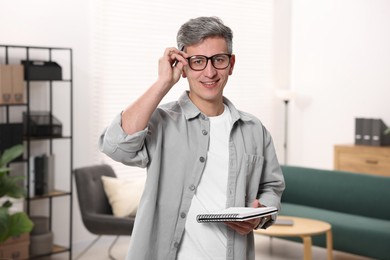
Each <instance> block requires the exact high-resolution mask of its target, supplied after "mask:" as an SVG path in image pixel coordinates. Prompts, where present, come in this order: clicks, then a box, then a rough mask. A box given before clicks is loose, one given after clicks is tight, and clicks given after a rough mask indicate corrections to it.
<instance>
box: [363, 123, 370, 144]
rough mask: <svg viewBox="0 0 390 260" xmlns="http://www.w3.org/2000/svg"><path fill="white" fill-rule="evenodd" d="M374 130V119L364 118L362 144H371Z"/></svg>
mask: <svg viewBox="0 0 390 260" xmlns="http://www.w3.org/2000/svg"><path fill="white" fill-rule="evenodd" d="M371 131H372V119H371V118H364V119H363V131H362V134H363V139H362V144H363V145H371V135H372V133H371Z"/></svg>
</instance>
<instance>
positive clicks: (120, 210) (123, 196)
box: [101, 176, 145, 217]
mask: <svg viewBox="0 0 390 260" xmlns="http://www.w3.org/2000/svg"><path fill="white" fill-rule="evenodd" d="M101 178H102V182H103V187H104V191H105V193H106V195H107V198H108V201H109V203H110V205H111V207H112V212H113V214H114V216H116V217H127V216H132V217H135V215H136V213H137V209H138V205H139V202H140V200H141V195H142V192H143V190H144V186H145V180H144V178H138V179H120V178H113V177H108V176H102V177H101Z"/></svg>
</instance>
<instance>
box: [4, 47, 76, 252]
mask: <svg viewBox="0 0 390 260" xmlns="http://www.w3.org/2000/svg"><path fill="white" fill-rule="evenodd" d="M15 50H16V53H17V55H16V56H17V57H13V54H12V53H13V52H14V51H15ZM36 51H37V52H39V55H41V56H42V55H43V56H46V57H45V60H47V61H53V55H54V54H57V53H58V52H61V53H62V54H63V55H64V56H61V57H62V58H63V59H67V61H66V62H65V63H67V64H68V65H67V66H69V67H67V68H66V69H67V72H68V73H67V76H66V78H64V79H61V80H39V81H42V83H44V84H45V87H46V86H47V87H48V90H47V91H48V99H49V100H46V101H47V102H48V103H49V108H48V112H49V114H50V115H52V114H53V113H52V112H53V108H54V107H55V106H56V104H55V103H54V102H53V91H54V90H55V88H56V87H64V85H65V87H66V86H68V88H69V92H68V94H69V115H68V116H69V124H70V125H69V133H66V135H62V136H40V137H35V136H30V135H29V134H28V133H27V134H26V135H24V136H23V137H22V138H23V143H24V145H25V147H26V149H25V154H24V155H23V160H22V161H21V162H18V163H24V164H26V165H27V167H25V168H26V171H27V172H25V173H24V174H25V176H26V178H27V180H26V183H27V197H26V211H27V214H29V215H30V214H31V211H32V208H31V204H32V203H33V202H34V201H42V200H47V201H48V203H47V204H48V216H47V217H48V218H49V228H50V230H52V228H53V226H52V225H53V223H52V222H53V217H54V214H53V203H55V200H56V199H58V198H68V199H69V223H68V224H69V234H68V236H69V241H68V244H67V245H57V244H53V248H52V252H51V253H49V254H46V255H53V254H60V253H68V255H69V259H72V215H73V212H72V211H73V210H72V209H73V205H72V203H73V202H72V196H73V184H72V172H73V65H72V64H73V51H72V49H71V48H58V47H40V46H21V45H2V44H0V59H1V62H0V63H2V64H10V61H11V60H12V62H13V63H15V61H18V60H20V61H21V60H26V61H27V62H28V61H30V60H31V58H32V57H33V56H34V52H36ZM33 58H34V57H33ZM33 82H37V81H36V80H34V81H30V80H28V79H26V80H25V95H26V97H25V99H24V101H23V102H21V103H17V104H0V112H1V113H2V115H3V119H2V120H1V121H2V122H0V123H1V124H10V123H11V120H12V119H11V112H12V110H13V109H20V108H21V110H23V112H26V115H27V118H29V115H30V113H31V101H32V100H31V94H32V92H33V91H34V88H33V87H32V84H35V83H33ZM57 84H60V85H61V86H56V85H57ZM38 102H39V101H38ZM28 122H29V120H27V129H29V123H28ZM50 124H51V125H52V121H51V120H50ZM59 140H65V141H66V145H69V159H68V160H69V163H70V165H69V172H68V174H69V189H68V190H54V191H51V192H49V193H47V194H43V195H40V196H32V197H30V196H29V194H30V188H31V187H30V186H29V183H30V175H29V171H30V167H31V165H30V160H29V158H30V156H31V154H32V150H31V149H32V143H33V142H48V144H46V147H48V148H47V150H48V151H46V153H47V154H53V145H55V143H56V142H59ZM62 145H64V144H62ZM59 160H61V158H56V164H57V163H58V162H59ZM53 174H54V176H55V175H56V174H57V173H56V172H54V173H53ZM61 224H64V223H61ZM56 235H57V236H58V235H59V234H54V236H56ZM42 256H44V255H39V256H34V257H31V258H30V259H35V258H40V257H42Z"/></svg>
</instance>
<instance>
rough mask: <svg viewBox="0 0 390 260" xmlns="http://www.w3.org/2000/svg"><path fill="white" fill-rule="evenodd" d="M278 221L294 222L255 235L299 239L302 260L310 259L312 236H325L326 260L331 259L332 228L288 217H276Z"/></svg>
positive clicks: (257, 232) (316, 221)
mask: <svg viewBox="0 0 390 260" xmlns="http://www.w3.org/2000/svg"><path fill="white" fill-rule="evenodd" d="M278 219H281V220H283V219H290V220H292V221H293V222H294V224H293V225H292V226H285V225H272V226H271V227H269V228H267V229H258V230H255V231H254V232H255V233H256V234H261V235H266V236H270V237H301V238H302V240H303V246H304V259H305V260H309V259H312V252H311V247H312V239H311V237H312V236H313V235H319V234H326V248H327V255H328V260H332V259H333V253H332V251H333V238H332V226H331V225H330V224H329V223H327V222H324V221H320V220H314V219H307V218H298V217H290V216H278Z"/></svg>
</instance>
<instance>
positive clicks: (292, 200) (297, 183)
mask: <svg viewBox="0 0 390 260" xmlns="http://www.w3.org/2000/svg"><path fill="white" fill-rule="evenodd" d="M282 170H283V173H284V178H285V181H286V189H285V191H284V193H283V196H282V210H281V213H280V214H281V215H289V216H296V217H304V218H312V219H318V220H323V221H326V222H328V223H330V224H331V225H332V231H333V247H334V249H335V250H339V251H344V252H349V253H352V254H357V255H362V256H367V257H371V258H375V259H390V177H382V176H375V175H369V174H357V173H350V172H343V171H335V170H333V171H332V170H321V169H313V168H306V167H296V166H282ZM292 240H295V239H292ZM313 244H315V245H318V246H321V247H325V245H326V243H325V236H315V237H313Z"/></svg>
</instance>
